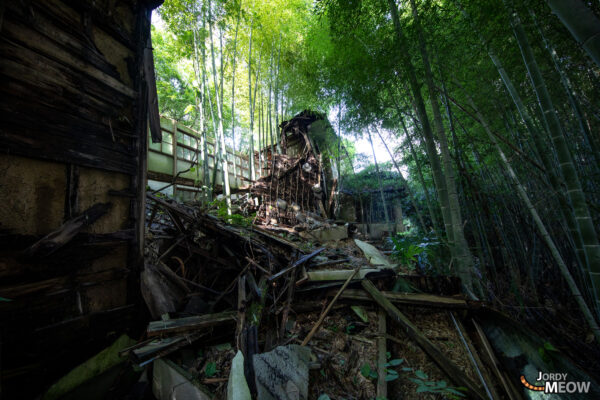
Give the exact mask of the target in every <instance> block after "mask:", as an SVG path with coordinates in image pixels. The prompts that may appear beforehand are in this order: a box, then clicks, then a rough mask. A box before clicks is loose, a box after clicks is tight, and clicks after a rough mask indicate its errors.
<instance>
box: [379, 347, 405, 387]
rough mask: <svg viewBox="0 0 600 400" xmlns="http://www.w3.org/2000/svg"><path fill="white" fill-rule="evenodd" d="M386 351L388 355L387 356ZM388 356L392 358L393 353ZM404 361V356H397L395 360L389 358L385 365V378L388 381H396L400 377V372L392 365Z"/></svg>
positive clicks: (397, 364)
mask: <svg viewBox="0 0 600 400" xmlns="http://www.w3.org/2000/svg"><path fill="white" fill-rule="evenodd" d="M387 354H388V353H386V357H387ZM387 358H391V354H390V356H389V357H387ZM403 362H404V359H402V358H395V359H393V360H389V361H388V362H387V363H385V364H384V365H383V366H384V367H385V380H386V382H390V381H395V380H396V379H398V378H399V375H398V372H397V371H396V370H395V369H391V368H390V367H397V366H399V365H400V364H402V363H403Z"/></svg>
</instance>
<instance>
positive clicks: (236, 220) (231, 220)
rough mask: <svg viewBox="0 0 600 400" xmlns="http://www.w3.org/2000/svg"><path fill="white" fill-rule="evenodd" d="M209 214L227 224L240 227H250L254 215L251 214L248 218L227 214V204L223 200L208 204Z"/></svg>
mask: <svg viewBox="0 0 600 400" xmlns="http://www.w3.org/2000/svg"><path fill="white" fill-rule="evenodd" d="M208 207H209V212H211V213H212V214H214V215H216V216H217V217H218V218H219V219H222V220H224V221H225V222H227V223H228V224H231V225H235V226H242V227H249V226H252V222H253V221H254V218H256V213H252V214H250V215H249V216H247V217H246V216H243V215H240V214H231V215H228V214H227V202H226V201H225V200H217V199H215V200H213V201H212V202H210V203H209V205H208Z"/></svg>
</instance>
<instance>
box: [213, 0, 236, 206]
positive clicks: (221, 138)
mask: <svg viewBox="0 0 600 400" xmlns="http://www.w3.org/2000/svg"><path fill="white" fill-rule="evenodd" d="M212 27H213V21H212V13H211V0H209V1H208V31H209V36H210V52H211V59H212V68H213V81H214V85H215V100H216V102H217V123H218V131H217V137H216V138H215V142H218V143H219V151H218V154H219V158H220V160H221V165H222V166H221V170H222V171H223V194H224V195H225V201H226V203H227V214H228V215H231V197H230V196H231V191H230V188H229V163H228V161H227V150H226V148H225V132H224V130H223V101H222V98H221V95H220V93H219V87H218V85H217V68H216V63H215V47H214V39H213V29H212ZM221 38H222V37H221ZM222 52H223V47H222V39H221V54H222ZM222 64H223V60H222V57H221V68H222V67H223V65H222ZM222 78H223V76H222V73H221V79H222ZM222 86H223V85H222V84H221V87H222ZM217 168H218V165H217V164H215V170H216V169H217Z"/></svg>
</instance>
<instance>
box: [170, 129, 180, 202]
mask: <svg viewBox="0 0 600 400" xmlns="http://www.w3.org/2000/svg"><path fill="white" fill-rule="evenodd" d="M171 122H172V123H173V131H172V132H173V140H172V142H173V181H175V177H176V176H177V147H178V145H177V121H176V120H174V119H173V120H171ZM175 195H177V183H174V184H173V197H175Z"/></svg>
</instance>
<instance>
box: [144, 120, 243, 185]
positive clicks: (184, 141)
mask: <svg viewBox="0 0 600 400" xmlns="http://www.w3.org/2000/svg"><path fill="white" fill-rule="evenodd" d="M160 125H161V131H162V142H161V143H152V140H151V139H150V136H149V139H148V179H149V180H154V181H159V182H165V183H171V182H173V180H175V181H176V184H175V185H174V186H173V189H174V192H173V194H174V195H176V193H177V191H178V190H181V191H185V192H190V191H192V192H193V191H197V190H199V188H200V187H202V185H204V182H203V174H202V165H203V163H204V162H205V161H206V162H208V166H209V172H210V174H211V176H212V173H213V171H214V164H215V143H214V140H213V139H208V140H207V143H206V145H207V153H208V157H207V160H204V157H203V154H202V147H201V140H202V137H201V134H200V132H197V131H195V130H193V129H191V128H189V127H187V126H184V125H183V124H181V123H178V122H177V121H174V120H171V119H168V118H164V117H162V118H161V120H160ZM226 153H227V162H228V166H229V183H230V186H231V187H232V188H234V189H235V188H239V187H241V186H244V185H247V184H249V183H250V170H249V162H248V156H247V155H244V154H241V153H239V152H234V151H233V150H232V149H231V148H229V147H227V148H226ZM234 160H235V174H234V165H233V161H234ZM220 171H221V168H219V169H218V172H220ZM178 174H179V175H178ZM217 184H218V185H221V184H222V173H217Z"/></svg>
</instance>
